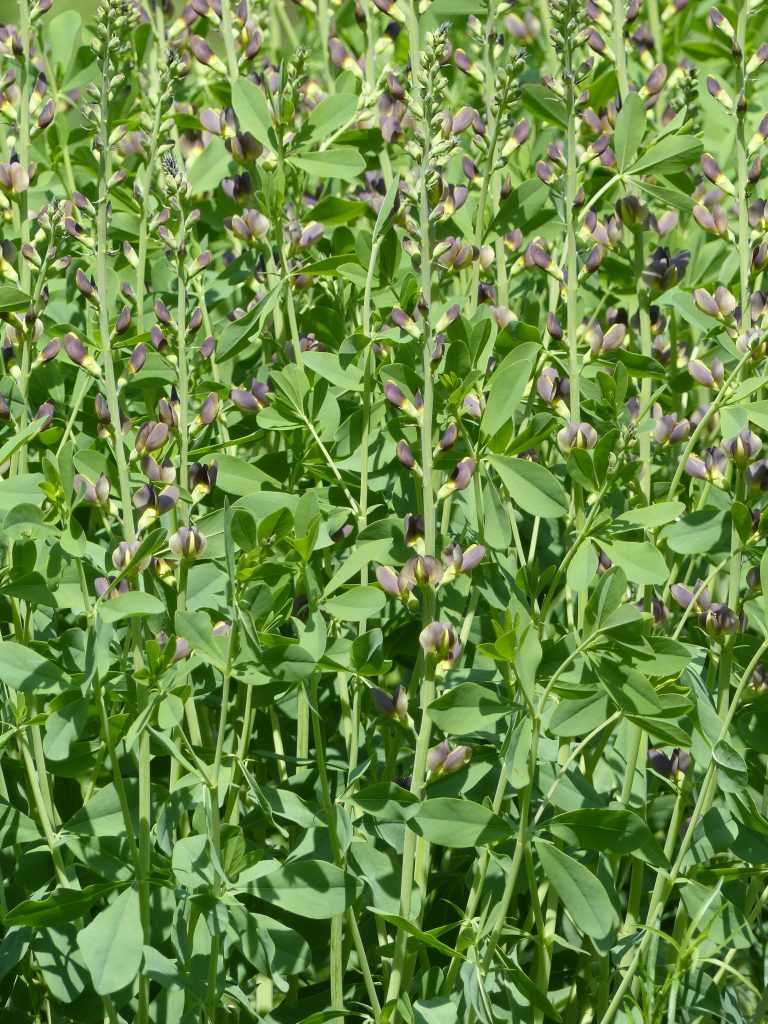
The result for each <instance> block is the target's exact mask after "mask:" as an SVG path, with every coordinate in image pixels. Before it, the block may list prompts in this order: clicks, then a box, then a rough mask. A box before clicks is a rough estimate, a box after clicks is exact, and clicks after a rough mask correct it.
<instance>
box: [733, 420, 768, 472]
mask: <svg viewBox="0 0 768 1024" xmlns="http://www.w3.org/2000/svg"><path fill="white" fill-rule="evenodd" d="M762 447H763V443H762V441H761V440H760V438H759V437H758V436H757V435H756V434H753V433H752V431H751V430H749V429H747V428H745V429H744V430H741V431H740V432H739V433H738V434H737V435H736V437H732V438H730V439H729V440H728V441H724V442H723V450H724V451H725V452H726V453H727V454H728V455H730V457H731V458H732V459H733V461H734V462H735V463H736V465H738V466H746V465H747V463H749V462H752V460H753V459H756V458H757V456H758V455H759V454H760V449H761V448H762Z"/></svg>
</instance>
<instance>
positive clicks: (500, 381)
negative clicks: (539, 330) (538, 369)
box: [480, 346, 536, 437]
mask: <svg viewBox="0 0 768 1024" xmlns="http://www.w3.org/2000/svg"><path fill="white" fill-rule="evenodd" d="M532 347H533V346H532ZM535 358H536V354H535V351H534V353H533V354H532V355H531V356H530V357H529V358H521V359H517V360H515V361H514V362H512V363H507V361H506V359H505V360H504V363H503V364H502V365H501V366H499V367H498V368H497V369H496V371H495V372H494V374H493V376H492V377H491V386H490V390H489V394H488V401H487V404H486V406H485V410H484V411H483V418H482V420H481V421H480V429H481V430H482V431H483V433H484V434H485V435H486V437H493V435H494V434H495V433H496V432H497V431H499V430H501V428H502V427H503V426H505V424H507V423H509V422H510V421H511V420H512V419H513V417H514V415H515V412H516V410H517V407H518V406H519V405H520V402H521V401H522V398H523V395H524V394H525V389H526V387H527V386H528V381H529V379H530V376H531V371H532V370H533V364H534V360H535Z"/></svg>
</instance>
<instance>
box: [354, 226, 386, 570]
mask: <svg viewBox="0 0 768 1024" xmlns="http://www.w3.org/2000/svg"><path fill="white" fill-rule="evenodd" d="M380 248H381V240H380V239H378V238H377V239H374V240H373V242H372V244H371V255H370V259H369V261H368V272H367V274H366V276H365V290H364V291H363V334H364V335H365V337H366V339H367V340H366V345H365V352H364V354H363V407H362V426H361V438H360V451H361V455H360V460H361V461H360V501H359V503H358V513H359V514H358V532H360V531H362V530H364V529H365V527H366V526H367V524H368V479H369V467H368V460H369V458H370V439H371V402H372V395H373V370H374V365H373V351H372V349H371V341H370V338H371V291H372V288H373V277H374V274H375V272H376V263H377V261H378V258H379V250H380ZM363 573H364V574H365V578H364V579H361V583H363V584H365V583H367V579H368V570H367V568H364V569H363Z"/></svg>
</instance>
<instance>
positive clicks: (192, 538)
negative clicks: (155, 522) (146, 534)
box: [168, 526, 208, 558]
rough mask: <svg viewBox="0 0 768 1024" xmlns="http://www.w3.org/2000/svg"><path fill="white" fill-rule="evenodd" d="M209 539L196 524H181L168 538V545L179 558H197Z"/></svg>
mask: <svg viewBox="0 0 768 1024" xmlns="http://www.w3.org/2000/svg"><path fill="white" fill-rule="evenodd" d="M207 543H208V541H207V539H206V537H205V535H204V534H202V533H201V532H200V531H199V530H198V528H197V527H196V526H181V527H179V529H178V530H177V531H176V533H174V534H172V535H171V536H170V537H169V539H168V547H169V548H170V549H171V551H172V552H173V554H174V555H176V557H177V558H197V557H198V556H199V555H202V553H203V552H204V551H205V548H206V545H207Z"/></svg>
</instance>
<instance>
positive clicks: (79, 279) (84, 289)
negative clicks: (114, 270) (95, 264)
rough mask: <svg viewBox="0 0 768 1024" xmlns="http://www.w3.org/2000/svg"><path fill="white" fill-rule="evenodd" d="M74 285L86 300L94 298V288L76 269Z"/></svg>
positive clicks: (79, 270) (78, 269)
mask: <svg viewBox="0 0 768 1024" xmlns="http://www.w3.org/2000/svg"><path fill="white" fill-rule="evenodd" d="M75 285H76V286H77V290H78V291H79V292H81V294H83V295H84V296H85V297H86V299H93V298H95V296H96V287H95V285H94V284H93V282H92V281H91V280H89V278H87V277H86V276H85V274H84V273H83V272H82V270H81V269H80V268H79V267H78V268H77V270H76V271H75Z"/></svg>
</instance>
